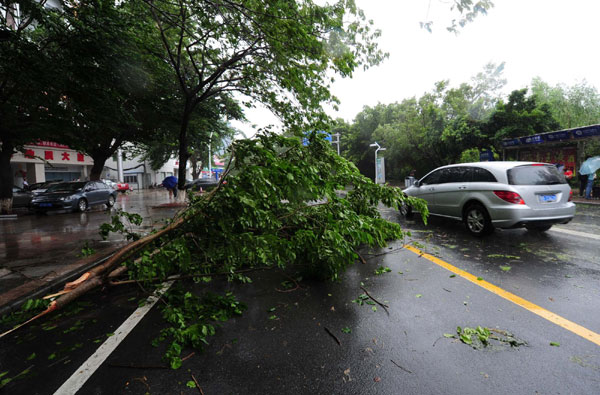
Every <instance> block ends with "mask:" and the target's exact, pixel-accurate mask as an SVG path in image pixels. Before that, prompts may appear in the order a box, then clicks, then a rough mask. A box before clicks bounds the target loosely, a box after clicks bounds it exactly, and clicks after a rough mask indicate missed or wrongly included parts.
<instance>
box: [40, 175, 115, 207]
mask: <svg viewBox="0 0 600 395" xmlns="http://www.w3.org/2000/svg"><path fill="white" fill-rule="evenodd" d="M116 199H117V192H116V191H115V190H113V189H112V188H110V187H109V186H108V185H106V184H105V183H103V182H102V181H73V182H61V183H58V184H54V185H51V186H50V187H49V188H48V189H47V190H46V192H44V193H41V194H39V195H37V196H34V197H33V199H31V203H30V204H29V207H30V209H31V210H33V211H35V212H44V211H48V210H71V211H80V212H84V211H85V210H87V209H88V207H90V206H94V205H98V204H106V206H107V207H108V208H111V207H112V206H114V204H115V201H116Z"/></svg>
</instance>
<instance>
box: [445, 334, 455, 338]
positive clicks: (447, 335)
mask: <svg viewBox="0 0 600 395" xmlns="http://www.w3.org/2000/svg"><path fill="white" fill-rule="evenodd" d="M444 337H455V336H454V335H453V334H451V333H444Z"/></svg>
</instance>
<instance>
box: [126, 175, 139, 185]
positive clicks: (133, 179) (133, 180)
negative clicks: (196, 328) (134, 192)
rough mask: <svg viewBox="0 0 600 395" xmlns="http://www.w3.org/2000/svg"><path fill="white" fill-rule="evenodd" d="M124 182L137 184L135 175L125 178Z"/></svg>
mask: <svg viewBox="0 0 600 395" xmlns="http://www.w3.org/2000/svg"><path fill="white" fill-rule="evenodd" d="M125 182H126V183H128V184H137V175H135V176H125Z"/></svg>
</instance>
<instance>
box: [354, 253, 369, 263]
mask: <svg viewBox="0 0 600 395" xmlns="http://www.w3.org/2000/svg"><path fill="white" fill-rule="evenodd" d="M355 252H356V255H358V259H360V261H361V263H362V264H363V265H366V264H367V261H366V260H365V258H363V256H362V255H360V254H359V253H358V252H357V251H355Z"/></svg>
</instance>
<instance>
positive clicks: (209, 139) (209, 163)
mask: <svg viewBox="0 0 600 395" xmlns="http://www.w3.org/2000/svg"><path fill="white" fill-rule="evenodd" d="M212 135H213V132H210V135H209V136H208V176H209V177H210V178H212V156H211V150H210V146H211V144H212Z"/></svg>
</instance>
